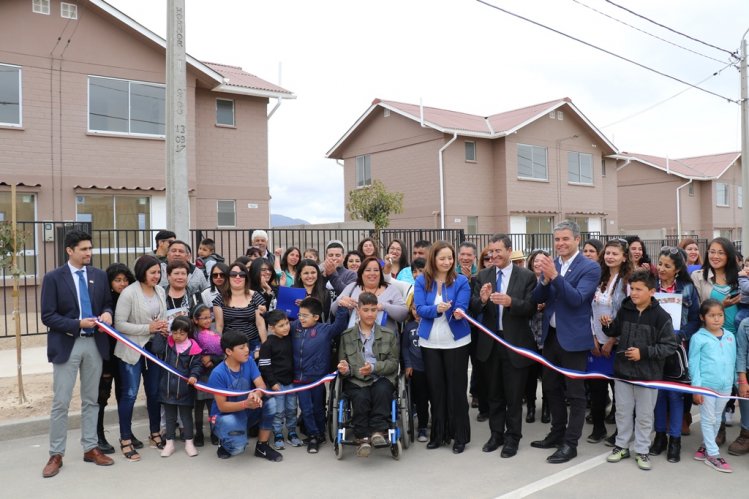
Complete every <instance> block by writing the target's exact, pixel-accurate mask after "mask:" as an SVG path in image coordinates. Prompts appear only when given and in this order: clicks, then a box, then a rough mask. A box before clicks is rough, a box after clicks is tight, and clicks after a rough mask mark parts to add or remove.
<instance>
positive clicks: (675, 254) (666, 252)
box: [656, 246, 738, 284]
mask: <svg viewBox="0 0 749 499" xmlns="http://www.w3.org/2000/svg"><path fill="white" fill-rule="evenodd" d="M662 256H666V257H668V258H670V259H671V261H672V262H674V267H676V269H677V271H676V278H675V279H674V280H676V281H679V282H680V283H682V284H691V283H692V278H691V277H689V270H688V268H689V266H688V265H687V253H686V251H684V250H683V249H681V248H678V247H676V246H673V247H663V248H661V252H660V253H658V260H660V259H661V257H662ZM656 265H657V263H656ZM736 279H737V280H738V276H737V277H736Z"/></svg>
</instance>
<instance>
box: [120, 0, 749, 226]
mask: <svg viewBox="0 0 749 499" xmlns="http://www.w3.org/2000/svg"><path fill="white" fill-rule="evenodd" d="M110 3H111V4H113V5H114V6H115V7H117V8H118V9H120V10H121V11H123V12H124V13H126V14H128V15H129V16H131V17H133V18H134V19H135V20H136V21H138V22H140V23H141V24H143V25H145V26H146V27H148V28H149V29H151V30H153V31H155V32H156V33H158V34H160V35H162V36H164V35H165V33H166V0H110ZM487 3H490V4H493V5H496V6H499V7H502V8H504V9H506V10H510V11H513V12H516V13H518V14H521V15H523V16H525V17H528V18H530V19H532V20H534V21H537V22H540V23H543V24H546V25H548V26H550V27H553V28H556V29H558V30H559V31H562V32H565V33H567V34H570V35H573V36H575V37H577V38H580V39H582V40H585V41H587V42H590V43H592V44H594V45H597V46H599V47H602V48H605V49H607V50H609V51H611V52H615V53H617V54H619V55H621V56H624V57H627V58H629V59H632V60H635V61H637V62H639V63H640V64H643V65H646V66H649V67H652V68H654V69H657V70H659V71H661V72H663V73H667V74H669V75H671V76H674V77H677V78H679V79H682V80H684V81H687V82H690V83H697V82H701V81H703V80H706V81H704V82H703V83H701V85H700V86H701V87H703V88H705V89H707V90H710V91H712V92H715V93H717V94H719V95H721V96H723V97H725V98H728V99H733V100H738V98H739V95H740V90H739V89H740V86H739V74H738V70H737V69H736V68H734V67H727V68H726V66H728V64H729V62H730V56H729V54H728V53H727V52H724V51H721V50H717V49H715V48H712V47H708V46H706V45H703V44H700V43H697V42H695V41H692V40H689V39H688V38H685V37H683V36H679V35H677V34H674V33H672V32H669V31H667V30H665V29H663V28H659V27H658V26H656V25H654V24H651V23H649V22H647V21H645V20H643V19H641V18H638V17H635V16H633V15H632V14H630V13H627V12H625V11H624V10H621V9H619V8H617V7H616V6H614V5H612V4H611V3H609V2H607V1H605V0H487ZM615 3H617V4H619V5H623V6H625V7H627V8H629V9H631V10H633V11H635V12H637V13H639V14H642V15H644V16H646V17H648V18H650V19H652V20H654V21H658V22H660V23H661V24H664V25H666V26H668V27H670V28H673V29H675V30H677V31H681V32H682V33H685V34H688V35H690V36H692V37H694V38H697V39H699V40H701V41H704V42H707V43H710V44H711V45H715V46H716V47H719V48H721V49H726V50H728V51H734V50H736V49H738V47H739V43H740V39H741V36H742V35H743V33H744V31H745V30H746V29H747V28H749V2H747V1H746V0H712V1H710V2H705V1H703V0H660V1H658V2H652V1H648V0H615ZM592 9H596V10H598V11H600V12H603V13H604V14H607V15H609V16H612V17H615V18H616V19H618V20H620V21H624V22H626V23H628V24H631V25H633V26H635V27H637V28H639V29H641V30H644V31H647V32H649V33H651V34H653V35H657V36H659V37H661V38H665V39H666V40H668V41H670V42H672V43H675V44H678V45H681V46H683V47H685V48H687V49H690V50H692V51H694V52H698V53H699V54H695V53H693V52H689V51H687V50H684V49H683V48H679V47H675V46H673V45H670V44H668V43H666V42H664V41H661V40H658V39H655V38H653V37H651V36H649V35H647V34H644V33H641V32H639V31H636V30H635V29H633V28H631V27H628V26H624V25H623V24H621V23H619V22H617V21H615V20H612V19H610V18H607V17H605V16H604V15H602V14H600V13H597V12H595V11H593V10H592ZM186 18H187V32H186V36H187V51H188V53H190V54H191V55H192V56H194V57H196V58H198V59H200V60H203V61H209V62H221V63H225V64H232V65H237V66H242V67H243V68H244V69H245V70H246V71H248V72H251V73H254V74H256V75H258V76H260V77H262V78H264V79H266V80H269V81H272V82H274V83H278V81H279V65H280V66H281V68H282V71H281V74H282V77H281V85H282V86H284V87H285V88H287V89H289V90H291V91H292V92H294V93H295V94H296V95H297V96H298V98H297V99H296V100H287V101H285V102H284V103H283V105H282V106H281V108H280V109H279V110H278V111H277V112H276V114H275V115H274V116H273V117H272V119H271V121H270V139H269V141H270V144H269V146H270V191H271V196H272V198H273V200H272V204H271V210H272V212H273V213H280V214H283V215H286V216H291V217H296V218H304V219H306V220H309V221H311V222H313V223H315V222H332V221H340V220H342V219H343V210H344V197H345V196H344V192H343V172H342V169H341V167H339V166H338V165H337V164H336V163H335V162H334V161H332V160H327V159H325V153H326V152H327V151H328V149H329V148H330V147H331V146H332V145H333V144H335V142H336V141H337V140H338V139H339V138H340V137H341V136H342V135H343V134H344V133H345V132H346V130H347V129H348V128H349V127H350V126H351V125H352V124H353V123H354V121H355V120H356V119H357V118H358V117H359V116H360V115H361V114H362V113H363V112H364V111H365V110H366V109H367V108H368V107H369V105H370V104H371V102H372V100H373V99H375V98H382V99H388V100H396V101H402V102H410V103H415V104H418V102H419V100H420V99H421V100H422V101H423V103H424V105H425V106H433V107H440V108H445V109H450V110H455V111H462V112H468V113H475V114H479V115H489V114H493V113H498V112H502V111H506V110H510V109H514V108H518V107H523V106H526V105H531V104H535V103H539V102H544V101H548V100H553V99H557V98H560V97H570V98H571V99H572V100H573V102H574V103H575V104H576V105H577V106H578V107H579V108H580V109H581V110H582V112H583V113H584V114H585V115H586V116H587V117H588V118H589V119H590V120H591V121H592V122H593V123H594V124H595V125H596V126H597V127H599V128H600V129H601V130H602V131H603V133H604V134H605V135H607V136H608V138H609V139H611V140H612V141H613V142H614V143H615V144H616V145H617V147H618V148H619V149H620V150H622V151H629V152H643V153H648V154H655V155H660V156H669V157H672V158H678V157H687V156H695V155H701V154H710V153H718V152H726V151H738V150H740V148H741V141H740V131H739V106H738V105H737V104H735V103H730V102H727V101H726V100H725V99H722V98H719V97H715V96H713V95H708V94H707V93H704V92H701V91H699V90H696V89H690V90H686V91H684V90H685V89H687V88H689V87H686V86H685V85H683V84H680V83H678V82H676V81H673V80H670V79H667V78H665V77H663V76H659V75H656V74H654V73H651V72H649V71H646V70H644V69H641V68H638V67H637V66H634V65H632V64H630V63H627V62H624V61H621V60H619V59H617V58H615V57H612V56H610V55H606V54H603V53H601V52H598V51H596V50H594V49H592V48H589V47H586V46H584V45H582V44H580V43H578V42H575V41H572V40H569V39H566V38H564V37H562V36H560V35H558V34H555V33H552V32H549V31H546V30H544V29H542V28H539V27H537V26H534V25H532V24H530V23H528V22H526V21H522V20H519V19H516V18H514V17H511V16H509V15H507V14H505V13H502V12H500V11H498V10H495V9H493V8H491V7H489V6H487V5H484V4H482V3H479V2H477V1H475V0H378V1H377V2H359V1H352V0H320V1H317V2H310V1H307V0H273V1H270V2H268V1H263V2H260V1H256V0H244V1H243V0H213V1H210V2H209V1H205V0H187V2H186ZM724 68H725V69H724ZM719 70H723V71H722V72H720V73H719V74H718V75H717V76H712V75H713V74H714V73H716V72H718V71H719ZM682 92H683V93H682ZM677 94H678V95H677ZM674 96H675V97H674ZM672 97H673V98H672ZM652 106H654V107H652ZM651 107H652V109H649V108H651ZM643 111H644V112H643ZM633 115H634V116H633Z"/></svg>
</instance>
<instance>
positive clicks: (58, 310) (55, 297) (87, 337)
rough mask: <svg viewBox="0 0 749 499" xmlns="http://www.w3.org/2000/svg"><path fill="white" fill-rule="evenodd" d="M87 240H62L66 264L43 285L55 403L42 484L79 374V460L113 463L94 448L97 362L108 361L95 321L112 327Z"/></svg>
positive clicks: (55, 463)
mask: <svg viewBox="0 0 749 499" xmlns="http://www.w3.org/2000/svg"><path fill="white" fill-rule="evenodd" d="M91 250H92V244H91V236H90V235H89V234H86V233H85V232H82V231H77V230H75V231H71V232H68V233H67V234H66V235H65V251H66V252H67V254H68V262H67V263H66V264H65V265H63V266H61V267H59V268H57V269H55V270H53V271H51V272H49V273H47V274H46V275H45V276H44V280H43V281H42V300H41V301H42V322H43V323H44V325H45V326H47V327H48V328H49V333H48V335H47V358H48V360H49V361H50V362H52V364H53V366H52V370H53V371H52V372H53V385H52V389H53V391H54V398H53V401H52V411H51V413H50V421H49V455H50V457H49V461H48V462H47V465H46V466H45V467H44V470H43V471H42V476H44V478H49V477H53V476H55V475H57V473H58V472H59V471H60V468H61V467H62V457H63V456H64V455H65V444H66V441H67V436H68V408H69V406H70V399H71V397H72V394H73V387H74V386H75V381H76V378H77V377H78V372H79V371H80V376H81V444H82V445H83V452H84V453H83V460H84V461H86V462H93V463H96V464H97V465H99V466H109V465H111V464H114V461H113V460H112V459H111V458H110V457H108V456H106V455H104V454H102V452H101V451H100V450H99V448H98V447H97V443H98V440H97V436H96V418H97V416H98V412H99V404H98V403H97V398H98V395H99V378H100V377H101V369H102V359H108V358H109V341H108V340H107V335H106V333H103V332H101V331H96V324H95V322H94V321H95V320H96V319H99V320H100V321H102V322H104V323H107V324H111V323H112V295H111V293H110V291H109V281H108V279H107V274H106V273H105V272H104V271H103V270H100V269H97V268H94V267H90V266H89V264H90V263H91Z"/></svg>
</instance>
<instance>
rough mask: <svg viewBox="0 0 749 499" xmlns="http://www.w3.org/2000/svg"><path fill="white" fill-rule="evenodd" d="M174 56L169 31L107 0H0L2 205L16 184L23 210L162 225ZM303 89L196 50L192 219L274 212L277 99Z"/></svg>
mask: <svg viewBox="0 0 749 499" xmlns="http://www.w3.org/2000/svg"><path fill="white" fill-rule="evenodd" d="M162 7H164V5H163V4H162ZM165 62H166V61H165V40H164V39H163V38H161V37H159V36H157V35H156V34H154V33H153V32H151V31H149V30H148V29H146V28H145V27H144V26H142V25H140V24H139V23H138V22H137V21H135V20H134V19H132V18H130V17H128V16H127V15H125V14H123V13H122V12H120V11H119V10H117V9H116V8H114V7H112V6H111V5H109V4H107V3H106V2H104V1H101V0H90V1H77V2H61V1H60V0H5V1H3V2H2V3H0V219H2V218H5V219H7V218H9V216H10V199H9V198H10V195H9V192H8V191H9V187H8V186H9V185H11V184H15V185H17V186H18V191H19V212H18V213H19V218H20V219H21V220H78V221H87V222H92V223H93V228H94V229H112V228H115V229H151V228H155V229H159V228H163V227H164V226H165V225H166V201H165V133H166V132H165V126H166V125H165V123H166V117H165V85H164V82H165V66H166V64H165ZM292 98H295V96H294V94H293V93H291V92H290V91H288V90H286V89H284V88H281V87H279V86H277V85H274V84H272V83H269V82H267V81H264V80H262V79H260V78H258V77H256V76H254V75H252V74H250V73H247V72H245V71H243V70H242V68H239V67H235V66H228V65H223V64H214V63H207V62H202V61H199V60H197V59H195V58H194V57H191V56H189V55H188V57H187V119H188V127H187V129H188V133H187V154H188V160H187V162H188V169H189V173H188V186H189V187H188V189H189V199H190V219H191V226H192V227H196V228H217V227H251V226H256V227H265V226H267V225H268V222H269V207H268V206H269V199H270V194H269V185H268V104H269V101H270V100H271V99H273V100H274V101H275V100H278V102H279V103H280V102H281V99H292ZM274 103H275V102H274ZM144 244H146V245H150V244H151V242H148V241H146V242H145V243H144Z"/></svg>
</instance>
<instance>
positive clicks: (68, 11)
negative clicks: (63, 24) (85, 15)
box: [60, 2, 78, 19]
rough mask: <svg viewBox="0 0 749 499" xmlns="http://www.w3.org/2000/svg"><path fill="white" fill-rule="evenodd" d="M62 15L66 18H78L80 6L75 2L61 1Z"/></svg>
mask: <svg viewBox="0 0 749 499" xmlns="http://www.w3.org/2000/svg"><path fill="white" fill-rule="evenodd" d="M60 16H61V17H63V18H65V19H78V6H77V5H75V4H73V3H66V2H61V3H60Z"/></svg>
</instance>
